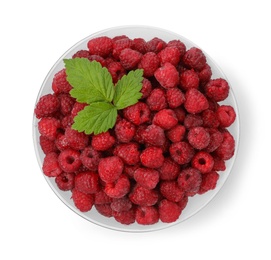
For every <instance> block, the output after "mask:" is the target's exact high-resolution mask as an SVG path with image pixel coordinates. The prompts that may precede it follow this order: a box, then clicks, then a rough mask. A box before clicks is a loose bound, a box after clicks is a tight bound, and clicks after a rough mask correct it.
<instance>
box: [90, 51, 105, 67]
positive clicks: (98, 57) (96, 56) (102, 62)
mask: <svg viewBox="0 0 271 260" xmlns="http://www.w3.org/2000/svg"><path fill="white" fill-rule="evenodd" d="M88 59H89V61H94V60H95V61H97V62H99V63H100V64H101V65H102V66H103V67H105V65H106V61H105V59H104V58H103V57H101V56H99V55H95V54H94V55H90V56H88Z"/></svg>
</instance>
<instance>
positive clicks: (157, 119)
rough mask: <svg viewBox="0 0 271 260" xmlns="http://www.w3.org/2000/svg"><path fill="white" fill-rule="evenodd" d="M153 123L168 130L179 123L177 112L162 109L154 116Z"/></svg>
mask: <svg viewBox="0 0 271 260" xmlns="http://www.w3.org/2000/svg"><path fill="white" fill-rule="evenodd" d="M152 121H153V124H155V125H158V126H160V127H161V128H163V129H165V130H168V129H170V128H172V127H174V126H175V125H177V124H178V119H177V117H176V114H175V113H174V111H173V110H172V109H162V110H160V111H159V112H157V113H156V114H155V116H154V118H153V120H152Z"/></svg>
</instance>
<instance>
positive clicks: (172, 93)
mask: <svg viewBox="0 0 271 260" xmlns="http://www.w3.org/2000/svg"><path fill="white" fill-rule="evenodd" d="M166 97H167V102H168V106H169V107H170V108H176V107H178V106H180V105H182V104H183V103H184V101H185V96H184V93H183V92H182V91H181V90H180V89H178V88H169V89H167V93H166Z"/></svg>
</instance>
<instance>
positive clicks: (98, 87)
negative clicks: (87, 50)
mask: <svg viewBox="0 0 271 260" xmlns="http://www.w3.org/2000/svg"><path fill="white" fill-rule="evenodd" d="M64 63H65V67H66V74H67V80H68V82H69V83H70V84H71V86H72V87H73V88H72V90H71V91H70V94H71V96H72V97H74V98H76V100H77V101H78V102H81V103H87V104H91V103H94V102H99V101H107V102H111V101H112V100H113V97H114V92H115V89H114V84H113V81H112V77H111V74H110V73H109V72H108V70H107V69H106V68H103V67H102V65H101V64H100V63H99V62H97V61H89V60H88V59H86V58H74V59H64Z"/></svg>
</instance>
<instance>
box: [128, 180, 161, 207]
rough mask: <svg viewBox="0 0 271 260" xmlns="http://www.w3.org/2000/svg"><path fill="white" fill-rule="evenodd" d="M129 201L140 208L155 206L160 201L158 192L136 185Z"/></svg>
mask: <svg viewBox="0 0 271 260" xmlns="http://www.w3.org/2000/svg"><path fill="white" fill-rule="evenodd" d="M129 199H130V200H131V201H132V203H134V204H136V205H139V206H153V205H154V204H156V203H157V201H158V192H157V191H156V190H150V189H147V188H144V187H142V186H140V185H136V186H135V187H134V189H133V190H132V191H131V193H130V194H129Z"/></svg>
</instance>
